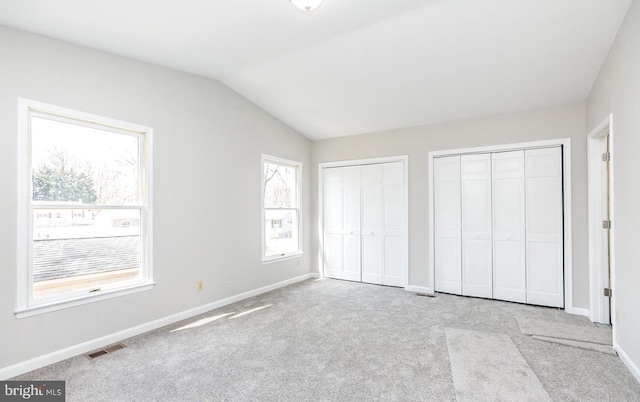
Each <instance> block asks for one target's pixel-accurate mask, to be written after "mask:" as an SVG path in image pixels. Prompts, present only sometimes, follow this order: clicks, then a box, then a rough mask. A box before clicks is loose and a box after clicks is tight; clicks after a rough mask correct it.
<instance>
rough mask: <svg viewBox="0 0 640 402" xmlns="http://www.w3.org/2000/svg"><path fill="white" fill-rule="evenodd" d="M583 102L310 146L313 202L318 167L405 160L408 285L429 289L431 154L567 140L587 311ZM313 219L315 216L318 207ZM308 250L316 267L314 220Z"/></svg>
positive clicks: (578, 281)
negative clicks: (388, 158)
mask: <svg viewBox="0 0 640 402" xmlns="http://www.w3.org/2000/svg"><path fill="white" fill-rule="evenodd" d="M585 132H586V127H585V103H584V102H580V103H575V104H570V105H565V106H560V107H554V108H548V109H539V110H532V111H526V112H518V113H509V114H503V115H497V116H490V117H484V118H478V119H472V120H464V121H457V122H453V123H446V124H439V125H432V126H426V127H415V128H406V129H400V130H392V131H385V132H380V133H373V134H366V135H357V136H351V137H342V138H337V139H330V140H323V141H316V142H313V143H312V146H311V150H312V158H311V162H312V168H313V171H312V172H311V178H312V181H313V183H312V184H313V187H312V194H311V197H312V198H313V199H314V200H316V199H317V197H318V171H317V165H318V163H320V162H332V161H340V160H349V159H361V158H371V157H381V156H392V155H409V284H410V285H413V286H427V287H432V286H433V285H432V284H430V283H429V278H428V266H429V260H428V257H429V256H428V244H429V239H428V215H429V200H428V195H429V179H428V177H429V176H428V175H429V172H428V166H427V165H428V158H427V154H428V153H429V152H430V151H438V150H446V149H455V148H467V147H478V146H486V145H498V144H509V143H517V142H527V141H538V140H546V139H555V138H571V147H572V148H571V149H572V155H571V160H572V173H573V175H572V186H573V187H572V191H571V195H572V200H573V205H572V213H573V216H572V218H573V292H574V294H573V305H574V307H578V308H589V293H588V292H589V268H588V253H587V238H588V233H587V167H586V155H587V149H586V147H587V143H586V135H585ZM313 208H314V210H313V211H312V216H314V217H315V216H317V214H318V211H317V203H315V202H314V204H313ZM313 223H314V225H315V226H314V227H312V229H311V233H312V236H313V238H312V249H313V250H314V252H313V257H314V261H313V264H314V266H315V267H318V264H319V262H318V235H317V233H318V226H317V221H316V220H315V219H314V222H313Z"/></svg>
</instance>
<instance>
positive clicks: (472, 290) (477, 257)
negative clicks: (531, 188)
mask: <svg viewBox="0 0 640 402" xmlns="http://www.w3.org/2000/svg"><path fill="white" fill-rule="evenodd" d="M461 170H462V172H461V174H462V294H463V295H465V296H476V297H487V298H491V297H492V295H493V292H492V287H493V285H492V282H493V281H492V277H493V269H492V265H493V261H492V260H493V258H492V253H491V248H492V247H491V154H477V155H463V156H462V157H461Z"/></svg>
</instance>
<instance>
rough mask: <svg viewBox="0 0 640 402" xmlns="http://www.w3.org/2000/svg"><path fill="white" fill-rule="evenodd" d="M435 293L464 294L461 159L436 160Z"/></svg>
mask: <svg viewBox="0 0 640 402" xmlns="http://www.w3.org/2000/svg"><path fill="white" fill-rule="evenodd" d="M433 191H434V206H433V208H434V220H435V222H434V237H435V238H434V246H435V247H434V248H435V249H434V260H435V284H434V285H435V290H436V291H438V292H445V293H453V294H461V293H462V280H461V278H462V276H461V273H462V269H461V267H462V253H461V228H460V225H461V209H460V208H461V203H460V198H461V194H460V156H458V155H456V156H448V157H443V158H435V159H434V160H433Z"/></svg>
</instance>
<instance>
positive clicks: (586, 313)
mask: <svg viewBox="0 0 640 402" xmlns="http://www.w3.org/2000/svg"><path fill="white" fill-rule="evenodd" d="M565 311H566V312H567V313H569V314H575V315H581V316H584V317H589V310H588V309H586V308H579V307H574V308H572V309H571V310H570V311H569V310H567V309H566V308H565Z"/></svg>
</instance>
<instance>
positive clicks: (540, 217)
mask: <svg viewBox="0 0 640 402" xmlns="http://www.w3.org/2000/svg"><path fill="white" fill-rule="evenodd" d="M525 181H526V222H527V229H526V238H527V239H526V245H527V246H526V247H527V248H526V260H527V262H526V267H527V268H526V269H527V275H526V287H527V303H529V304H538V305H543V306H551V307H564V281H563V276H564V275H563V274H564V270H563V267H564V263H563V261H564V250H563V227H562V226H563V219H562V214H563V207H562V203H563V201H562V149H561V148H560V147H558V148H545V149H533V150H526V151H525ZM568 230H570V228H569V229H568Z"/></svg>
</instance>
